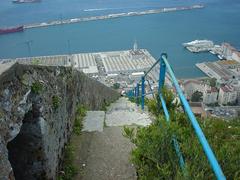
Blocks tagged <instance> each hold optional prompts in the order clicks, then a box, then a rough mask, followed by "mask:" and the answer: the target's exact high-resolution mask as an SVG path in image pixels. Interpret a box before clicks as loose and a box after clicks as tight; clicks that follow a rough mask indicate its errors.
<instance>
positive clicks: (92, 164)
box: [73, 98, 151, 180]
mask: <svg viewBox="0 0 240 180" xmlns="http://www.w3.org/2000/svg"><path fill="white" fill-rule="evenodd" d="M150 123H151V120H150V118H149V115H148V114H146V113H145V112H141V110H139V108H138V107H137V106H136V105H135V104H134V103H131V102H129V101H128V100H127V98H120V99H119V100H117V101H116V102H115V103H113V104H111V106H110V107H109V108H108V110H107V112H104V111H88V112H87V115H86V117H85V119H84V123H83V125H84V127H83V130H82V131H83V132H82V135H81V136H80V139H79V137H78V139H77V138H74V139H73V143H74V144H75V143H77V142H80V143H79V144H78V147H77V149H78V152H77V154H78V156H77V157H76V160H75V163H76V164H77V165H78V166H80V169H81V172H80V173H79V175H78V176H77V178H76V179H83V180H121V179H128V180H135V179H137V175H136V170H135V167H134V166H133V164H132V163H131V162H130V160H129V158H130V152H131V150H132V148H134V145H133V144H132V143H131V142H130V141H129V139H127V138H125V137H123V135H122V132H123V126H124V125H128V126H131V125H134V126H147V125H149V124H150ZM74 141H75V142H74Z"/></svg>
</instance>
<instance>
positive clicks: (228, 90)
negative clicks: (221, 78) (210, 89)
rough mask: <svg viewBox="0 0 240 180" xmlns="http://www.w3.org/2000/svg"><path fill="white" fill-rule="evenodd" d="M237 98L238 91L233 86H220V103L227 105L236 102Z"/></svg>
mask: <svg viewBox="0 0 240 180" xmlns="http://www.w3.org/2000/svg"><path fill="white" fill-rule="evenodd" d="M236 100H237V91H235V89H234V88H233V87H232V86H228V85H225V86H223V87H221V88H220V90H219V95H218V103H219V104H221V105H227V104H229V103H235V102H236Z"/></svg>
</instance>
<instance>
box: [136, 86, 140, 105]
mask: <svg viewBox="0 0 240 180" xmlns="http://www.w3.org/2000/svg"><path fill="white" fill-rule="evenodd" d="M136 97H137V98H136V103H137V106H139V83H137V89H136Z"/></svg>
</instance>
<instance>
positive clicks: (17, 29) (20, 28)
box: [0, 26, 24, 35]
mask: <svg viewBox="0 0 240 180" xmlns="http://www.w3.org/2000/svg"><path fill="white" fill-rule="evenodd" d="M23 30H24V28H23V26H18V27H13V28H6V29H0V35H1V34H8V33H15V32H23Z"/></svg>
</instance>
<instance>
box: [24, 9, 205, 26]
mask: <svg viewBox="0 0 240 180" xmlns="http://www.w3.org/2000/svg"><path fill="white" fill-rule="evenodd" d="M202 8H204V6H203V5H193V6H182V7H169V8H161V9H152V10H146V11H135V12H126V13H115V14H109V15H102V16H92V17H79V18H73V19H65V20H55V21H50V22H42V23H34V24H28V25H24V29H29V28H38V27H46V26H55V25H62V24H72V23H79V22H86V21H96V20H105V19H114V18H121V17H129V16H142V15H149V14H158V13H167V12H174V11H186V10H193V9H202Z"/></svg>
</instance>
